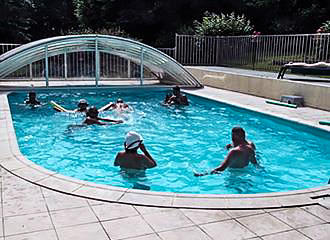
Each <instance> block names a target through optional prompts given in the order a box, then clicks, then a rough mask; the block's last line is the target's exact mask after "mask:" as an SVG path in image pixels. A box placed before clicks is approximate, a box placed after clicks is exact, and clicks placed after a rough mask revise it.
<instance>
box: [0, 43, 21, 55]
mask: <svg viewBox="0 0 330 240" xmlns="http://www.w3.org/2000/svg"><path fill="white" fill-rule="evenodd" d="M18 46H20V44H12V43H0V55H1V54H3V53H5V52H8V51H9V50H12V49H14V48H16V47H18Z"/></svg>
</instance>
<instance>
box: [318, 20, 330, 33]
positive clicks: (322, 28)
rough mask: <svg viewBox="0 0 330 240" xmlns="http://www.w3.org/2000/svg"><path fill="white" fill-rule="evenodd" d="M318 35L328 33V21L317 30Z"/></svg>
mask: <svg viewBox="0 0 330 240" xmlns="http://www.w3.org/2000/svg"><path fill="white" fill-rule="evenodd" d="M318 32H320V33H330V20H328V21H325V22H324V23H323V24H322V26H321V27H320V28H319V29H318Z"/></svg>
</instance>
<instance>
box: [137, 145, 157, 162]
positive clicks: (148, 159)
mask: <svg viewBox="0 0 330 240" xmlns="http://www.w3.org/2000/svg"><path fill="white" fill-rule="evenodd" d="M140 149H141V151H142V152H143V153H144V155H145V156H144V159H143V160H144V161H145V163H146V167H147V168H153V167H156V166H157V163H156V161H155V160H154V159H153V157H152V156H151V155H150V153H149V152H148V150H147V149H146V147H145V146H144V144H143V143H141V144H140Z"/></svg>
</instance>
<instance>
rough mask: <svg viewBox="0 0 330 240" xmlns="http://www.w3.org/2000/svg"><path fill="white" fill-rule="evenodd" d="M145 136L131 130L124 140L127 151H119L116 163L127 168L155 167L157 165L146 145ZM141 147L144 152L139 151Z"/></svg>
mask: <svg viewBox="0 0 330 240" xmlns="http://www.w3.org/2000/svg"><path fill="white" fill-rule="evenodd" d="M142 142H143V138H142V136H141V135H140V134H138V133H136V132H133V131H130V132H128V133H127V134H126V140H125V142H124V147H125V151H122V152H119V153H118V154H117V156H116V159H115V162H114V165H115V166H120V167H121V168H127V169H138V170H145V169H147V168H153V167H155V166H156V165H157V163H156V161H155V160H154V159H153V158H152V156H151V155H150V153H149V152H148V150H147V149H146V147H145V146H144V144H143V143H142ZM138 149H140V150H141V151H142V152H143V154H139V153H138V152H137V151H138Z"/></svg>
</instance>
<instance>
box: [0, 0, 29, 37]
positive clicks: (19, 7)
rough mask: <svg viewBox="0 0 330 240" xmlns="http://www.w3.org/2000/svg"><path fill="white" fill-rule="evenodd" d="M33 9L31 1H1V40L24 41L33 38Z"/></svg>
mask: <svg viewBox="0 0 330 240" xmlns="http://www.w3.org/2000/svg"><path fill="white" fill-rule="evenodd" d="M31 10H32V6H31V4H30V2H29V1H25V0H1V1H0V16H1V18H0V41H1V42H9V43H24V42H27V41H30V40H31V33H30V29H31V23H32V19H31Z"/></svg>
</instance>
